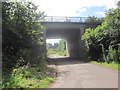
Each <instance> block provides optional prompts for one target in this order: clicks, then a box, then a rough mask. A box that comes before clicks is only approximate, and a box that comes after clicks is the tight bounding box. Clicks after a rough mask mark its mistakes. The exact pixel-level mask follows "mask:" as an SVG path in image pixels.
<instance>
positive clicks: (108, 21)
mask: <svg viewBox="0 0 120 90" xmlns="http://www.w3.org/2000/svg"><path fill="white" fill-rule="evenodd" d="M119 20H120V9H119V8H117V9H110V10H109V11H107V12H106V17H105V18H104V21H103V22H102V25H99V26H98V27H97V28H95V29H90V28H89V29H87V30H86V32H85V34H84V35H83V37H82V39H83V40H84V41H85V45H86V47H87V52H88V54H89V56H90V57H91V58H92V59H94V60H98V59H100V58H102V59H100V60H107V61H110V60H112V61H113V60H115V61H118V60H119V59H120V58H119V57H120V54H119V53H120V50H119V47H120V46H119V45H120V21H119ZM113 55H114V56H113ZM113 57H114V58H113Z"/></svg>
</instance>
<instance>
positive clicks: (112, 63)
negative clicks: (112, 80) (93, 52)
mask: <svg viewBox="0 0 120 90" xmlns="http://www.w3.org/2000/svg"><path fill="white" fill-rule="evenodd" d="M90 63H92V64H97V65H102V66H106V67H110V68H113V69H116V70H120V64H118V63H117V62H115V61H113V62H111V63H107V62H103V63H101V62H96V61H91V62H90Z"/></svg>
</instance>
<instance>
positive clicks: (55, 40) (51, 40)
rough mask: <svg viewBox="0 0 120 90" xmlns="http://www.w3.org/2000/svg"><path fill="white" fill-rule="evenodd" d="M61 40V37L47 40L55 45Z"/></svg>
mask: <svg viewBox="0 0 120 90" xmlns="http://www.w3.org/2000/svg"><path fill="white" fill-rule="evenodd" d="M60 40H61V39H47V40H46V42H47V43H51V44H53V45H54V43H59V41H60Z"/></svg>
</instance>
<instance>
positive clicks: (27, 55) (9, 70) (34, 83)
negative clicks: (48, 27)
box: [2, 1, 52, 88]
mask: <svg viewBox="0 0 120 90" xmlns="http://www.w3.org/2000/svg"><path fill="white" fill-rule="evenodd" d="M37 8H38V6H36V5H35V4H33V3H32V2H25V1H24V2H3V3H2V36H3V37H2V65H3V66H2V67H3V68H2V70H3V74H2V77H3V80H2V82H3V84H2V88H20V87H21V88H31V87H32V88H33V87H34V88H37V87H44V85H43V83H45V82H47V80H48V82H47V83H45V84H46V85H47V84H48V83H49V82H51V81H52V79H49V78H47V77H46V76H45V74H46V69H47V67H46V66H47V63H46V47H45V45H44V42H43V39H44V37H43V33H44V27H43V26H42V25H41V24H40V23H39V22H37V19H41V20H42V19H43V18H44V12H37ZM42 81H43V83H42ZM41 83H42V86H41Z"/></svg>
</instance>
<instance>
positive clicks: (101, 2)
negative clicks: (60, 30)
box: [30, 0, 119, 44]
mask: <svg viewBox="0 0 120 90" xmlns="http://www.w3.org/2000/svg"><path fill="white" fill-rule="evenodd" d="M30 1H33V2H34V3H35V4H36V5H39V10H40V11H44V12H45V14H46V15H47V16H68V17H69V16H71V17H72V16H73V17H75V16H76V17H88V16H95V17H98V18H100V17H104V16H105V11H106V10H108V9H111V8H116V7H117V6H116V3H117V2H118V1H119V0H30ZM59 40H60V39H58V40H57V39H49V40H47V43H52V44H53V43H56V42H59Z"/></svg>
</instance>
